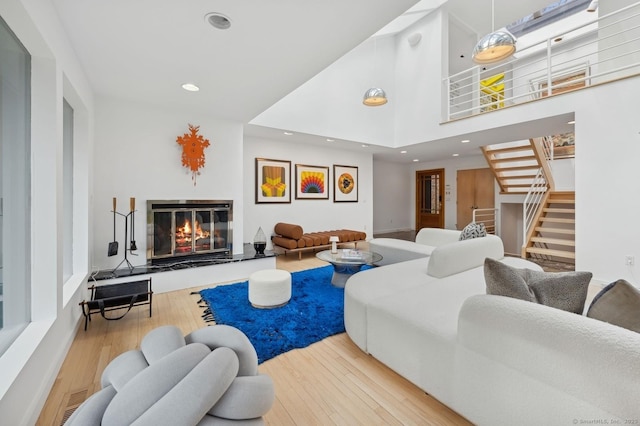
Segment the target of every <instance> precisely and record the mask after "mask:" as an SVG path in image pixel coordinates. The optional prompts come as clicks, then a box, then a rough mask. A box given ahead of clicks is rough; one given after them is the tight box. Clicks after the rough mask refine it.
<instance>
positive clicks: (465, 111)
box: [444, 2, 640, 121]
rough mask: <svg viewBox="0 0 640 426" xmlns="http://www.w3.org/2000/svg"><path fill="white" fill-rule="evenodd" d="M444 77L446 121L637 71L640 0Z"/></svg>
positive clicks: (639, 44)
mask: <svg viewBox="0 0 640 426" xmlns="http://www.w3.org/2000/svg"><path fill="white" fill-rule="evenodd" d="M518 49H519V50H518V51H517V52H516V53H515V55H514V56H513V57H512V58H511V59H510V60H508V61H505V62H502V63H499V64H497V65H494V66H491V67H490V66H474V67H472V68H469V69H467V70H465V71H462V72H459V73H457V74H455V75H452V76H450V77H448V78H446V79H445V80H444V84H445V88H448V89H446V90H445V93H448V95H449V102H447V109H446V111H445V121H450V120H455V119H459V118H464V117H470V116H474V115H478V114H483V113H486V112H490V111H494V110H498V109H501V108H504V107H507V106H511V105H518V104H522V103H525V102H530V101H533V100H536V99H541V98H544V97H547V96H553V95H557V94H560V93H563V92H567V91H570V90H577V89H581V88H584V87H587V86H592V85H596V84H602V83H606V82H610V81H613V80H618V79H621V78H625V77H629V76H633V75H638V74H640V2H637V3H634V4H632V5H629V6H627V7H625V8H622V9H620V10H618V11H616V12H613V13H610V14H607V15H603V16H601V17H599V18H597V19H594V20H592V21H590V22H588V23H585V24H583V25H580V26H577V27H574V28H572V29H571V30H568V31H565V32H562V33H559V34H555V35H553V36H552V37H549V38H547V39H545V40H543V41H541V42H539V43H536V44H533V45H530V46H527V47H524V48H522V49H520V46H518Z"/></svg>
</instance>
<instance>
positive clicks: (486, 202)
mask: <svg viewBox="0 0 640 426" xmlns="http://www.w3.org/2000/svg"><path fill="white" fill-rule="evenodd" d="M456 186H457V194H458V195H457V223H456V228H458V229H462V228H464V227H465V226H467V225H468V224H469V223H471V220H472V218H473V210H474V209H492V208H494V206H495V178H494V176H493V172H492V171H491V169H489V168H487V169H472V170H458V174H457V182H456Z"/></svg>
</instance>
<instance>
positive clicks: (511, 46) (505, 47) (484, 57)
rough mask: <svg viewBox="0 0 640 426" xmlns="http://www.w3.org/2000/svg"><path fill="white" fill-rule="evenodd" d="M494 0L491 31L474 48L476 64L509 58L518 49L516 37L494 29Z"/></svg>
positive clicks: (492, 0) (473, 56)
mask: <svg viewBox="0 0 640 426" xmlns="http://www.w3.org/2000/svg"><path fill="white" fill-rule="evenodd" d="M493 2H494V0H491V31H492V32H491V33H490V34H487V35H486V36H484V37H482V38H481V39H480V41H479V42H478V44H476V47H475V48H474V49H473V53H472V55H471V56H472V58H473V62H475V63H476V64H490V63H493V62H499V61H502V60H504V59H507V58H508V57H509V56H511V55H513V54H514V53H515V51H516V39H515V38H514V37H513V35H511V34H510V33H509V32H507V31H494V27H495V23H494V19H495V15H494V4H493Z"/></svg>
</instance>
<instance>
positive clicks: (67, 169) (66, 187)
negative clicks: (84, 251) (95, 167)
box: [62, 100, 73, 283]
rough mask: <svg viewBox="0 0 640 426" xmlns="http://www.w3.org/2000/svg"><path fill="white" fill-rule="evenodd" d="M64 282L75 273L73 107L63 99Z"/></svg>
mask: <svg viewBox="0 0 640 426" xmlns="http://www.w3.org/2000/svg"><path fill="white" fill-rule="evenodd" d="M62 122H63V124H62V163H63V167H62V195H63V201H62V211H63V214H62V216H63V221H64V226H63V233H62V234H63V235H62V252H63V260H62V282H63V283H64V282H67V280H68V279H69V278H71V276H72V275H73V108H71V105H69V103H68V102H67V101H66V100H63V112H62Z"/></svg>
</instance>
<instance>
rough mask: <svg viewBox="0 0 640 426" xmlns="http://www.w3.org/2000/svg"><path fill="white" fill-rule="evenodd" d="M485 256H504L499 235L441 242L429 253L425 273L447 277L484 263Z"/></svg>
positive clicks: (437, 276) (493, 257) (499, 257)
mask: <svg viewBox="0 0 640 426" xmlns="http://www.w3.org/2000/svg"><path fill="white" fill-rule="evenodd" d="M487 257H490V258H492V259H502V258H503V257H504V246H503V244H502V240H501V239H500V237H496V236H495V235H491V234H489V235H487V236H486V237H480V238H472V239H470V240H463V241H456V242H454V243H448V244H443V245H441V246H439V247H436V248H435V249H434V250H433V252H432V253H431V256H430V257H429V266H428V268H427V273H428V274H429V275H431V276H432V277H436V278H444V277H448V276H449V275H453V274H457V273H459V272H464V271H467V270H469V269H472V268H476V267H478V266H482V265H484V260H485V258H487Z"/></svg>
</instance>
